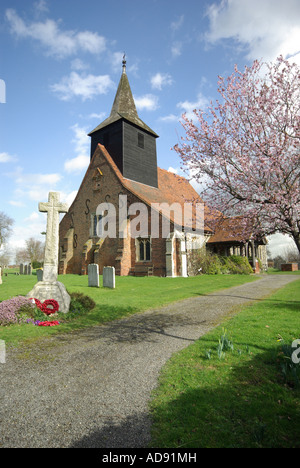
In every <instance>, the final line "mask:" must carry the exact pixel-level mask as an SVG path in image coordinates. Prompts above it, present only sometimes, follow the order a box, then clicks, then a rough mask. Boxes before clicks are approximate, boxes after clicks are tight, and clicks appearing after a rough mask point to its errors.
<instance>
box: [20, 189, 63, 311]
mask: <svg viewBox="0 0 300 468" xmlns="http://www.w3.org/2000/svg"><path fill="white" fill-rule="evenodd" d="M68 209H69V208H68V206H67V205H66V204H65V203H61V202H60V200H59V193H58V192H49V198H48V203H39V211H41V212H42V213H47V230H46V245H45V256H44V270H43V281H39V282H38V283H36V284H35V286H34V288H33V289H32V290H31V291H30V292H29V293H28V294H27V297H34V298H36V299H39V300H40V301H41V302H43V301H45V300H47V299H54V300H55V301H57V302H58V304H59V311H60V312H64V313H67V312H68V311H69V307H70V301H71V298H70V296H69V294H68V293H67V291H66V288H65V286H64V284H62V283H61V282H59V281H57V275H58V250H59V249H58V245H59V213H67V211H68Z"/></svg>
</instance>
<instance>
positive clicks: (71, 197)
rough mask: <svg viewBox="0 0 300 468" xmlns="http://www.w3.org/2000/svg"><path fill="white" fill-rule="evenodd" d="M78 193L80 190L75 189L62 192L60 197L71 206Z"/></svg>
mask: <svg viewBox="0 0 300 468" xmlns="http://www.w3.org/2000/svg"><path fill="white" fill-rule="evenodd" d="M77 193H78V190H73V191H72V192H70V193H65V192H60V199H61V201H62V202H63V203H67V205H68V206H69V207H70V206H71V205H72V203H73V201H74V200H75V197H76V195H77Z"/></svg>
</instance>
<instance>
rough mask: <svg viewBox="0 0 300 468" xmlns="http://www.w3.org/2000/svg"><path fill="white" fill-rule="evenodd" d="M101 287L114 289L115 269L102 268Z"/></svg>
mask: <svg viewBox="0 0 300 468" xmlns="http://www.w3.org/2000/svg"><path fill="white" fill-rule="evenodd" d="M103 287H104V288H112V289H114V288H115V287H116V280H115V267H111V266H108V267H104V268H103Z"/></svg>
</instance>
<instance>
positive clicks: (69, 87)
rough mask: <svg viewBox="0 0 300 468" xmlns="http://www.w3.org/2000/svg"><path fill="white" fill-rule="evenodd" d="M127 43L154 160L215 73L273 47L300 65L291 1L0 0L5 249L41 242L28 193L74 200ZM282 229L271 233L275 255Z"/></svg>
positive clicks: (173, 158)
mask: <svg viewBox="0 0 300 468" xmlns="http://www.w3.org/2000/svg"><path fill="white" fill-rule="evenodd" d="M124 53H126V60H127V76H128V79H129V83H130V86H131V90H132V93H133V95H134V99H135V103H136V107H137V110H138V114H139V116H140V118H141V119H142V120H143V121H144V122H145V123H146V124H147V125H148V126H149V127H150V128H152V129H153V130H154V131H155V132H156V133H157V134H158V135H159V138H158V140H157V155H158V165H159V167H161V168H164V169H168V170H172V171H175V172H177V173H180V171H181V170H180V161H179V158H178V156H177V154H176V153H175V151H174V150H172V148H173V147H174V145H175V144H176V143H177V142H178V141H179V138H180V135H181V134H182V126H181V124H180V118H181V115H182V114H183V113H184V112H186V113H187V114H188V115H191V112H192V110H193V109H194V108H205V106H206V105H207V104H208V103H209V102H210V101H211V100H215V99H216V98H217V82H218V75H220V76H228V75H230V74H231V73H232V72H233V69H234V65H235V64H237V65H238V67H239V69H241V70H242V69H243V68H244V66H245V65H248V66H249V65H251V63H252V62H253V60H255V59H258V60H267V61H271V60H275V59H276V57H278V56H279V55H280V54H282V55H283V56H284V57H285V58H290V59H291V60H293V61H295V62H297V63H299V64H300V1H299V0H285V1H284V2H283V1H282V0H215V1H213V0H187V1H186V2H182V0H180V1H179V0H126V1H124V0H109V2H107V1H103V0H85V1H83V0H1V3H0V182H1V183H0V211H3V212H4V213H6V214H7V215H9V216H10V217H11V218H13V219H14V221H15V223H14V228H13V234H12V236H11V238H10V241H9V246H10V249H11V251H14V249H16V248H22V247H23V246H24V245H25V240H26V239H29V238H30V237H34V238H36V239H39V240H44V236H43V235H42V234H41V232H43V231H45V230H46V215H45V214H44V213H40V212H39V211H38V203H39V202H43V201H47V199H48V193H49V191H58V192H60V193H61V200H62V201H64V202H66V203H68V204H69V205H70V204H71V203H72V201H73V199H74V197H75V196H76V193H77V190H78V188H79V186H80V183H81V181H82V179H83V176H84V174H85V171H86V169H87V167H88V164H89V160H90V158H89V154H90V138H89V137H88V136H87V134H88V133H89V132H90V131H91V130H93V129H94V128H95V127H96V126H97V125H98V124H100V123H101V122H102V121H103V120H104V119H105V118H107V117H108V116H109V114H110V111H111V107H112V104H113V100H114V97H115V93H116V89H117V86H118V83H119V80H120V77H121V72H122V57H123V54H124ZM286 242H288V238H287V237H286V236H284V237H283V236H280V235H279V236H278V235H276V236H272V238H271V239H270V250H271V252H272V253H280V249H281V248H283V246H285V245H286Z"/></svg>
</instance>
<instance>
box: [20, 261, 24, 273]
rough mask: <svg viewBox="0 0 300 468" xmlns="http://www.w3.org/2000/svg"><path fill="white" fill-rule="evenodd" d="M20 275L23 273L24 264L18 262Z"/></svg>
mask: <svg viewBox="0 0 300 468" xmlns="http://www.w3.org/2000/svg"><path fill="white" fill-rule="evenodd" d="M20 275H24V265H23V263H20Z"/></svg>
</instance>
